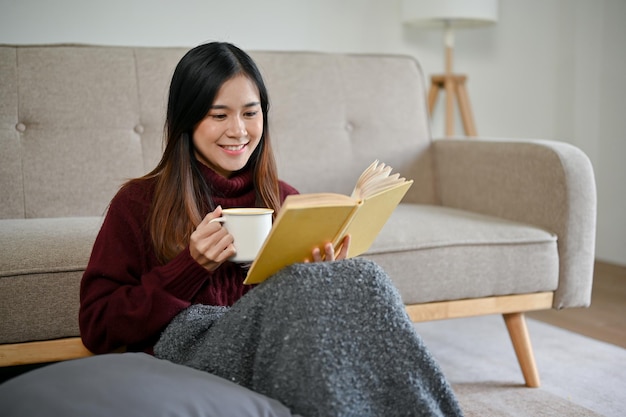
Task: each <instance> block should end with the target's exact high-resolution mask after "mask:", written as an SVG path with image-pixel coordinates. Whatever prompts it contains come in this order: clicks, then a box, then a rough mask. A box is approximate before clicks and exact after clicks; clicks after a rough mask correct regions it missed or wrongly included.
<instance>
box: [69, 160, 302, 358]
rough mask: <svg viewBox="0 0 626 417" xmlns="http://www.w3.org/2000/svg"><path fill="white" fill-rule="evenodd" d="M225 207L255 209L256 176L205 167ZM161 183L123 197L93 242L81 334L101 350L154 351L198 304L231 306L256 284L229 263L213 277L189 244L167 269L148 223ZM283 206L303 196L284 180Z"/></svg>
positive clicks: (142, 185) (135, 186)
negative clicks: (170, 326) (163, 334)
mask: <svg viewBox="0 0 626 417" xmlns="http://www.w3.org/2000/svg"><path fill="white" fill-rule="evenodd" d="M201 167H202V173H203V175H205V178H206V179H207V182H208V183H209V184H210V185H211V187H212V188H213V190H215V192H214V196H213V199H214V202H215V204H216V205H217V204H219V205H221V206H222V207H223V208H228V207H254V205H255V199H256V196H255V192H254V186H253V183H252V174H251V172H249V171H246V172H243V173H240V174H238V175H235V176H233V177H231V178H224V177H222V176H220V175H218V174H217V173H215V172H214V171H212V170H211V169H209V168H207V167H205V166H204V165H201ZM154 186H155V181H154V180H144V181H135V182H132V183H131V184H130V185H129V186H128V187H124V188H122V189H121V190H120V192H118V193H117V195H116V196H115V197H114V198H113V200H112V201H111V205H110V207H109V210H108V212H107V215H106V217H105V219H104V223H103V225H102V228H101V230H100V233H99V234H98V237H97V238H96V241H95V243H94V247H93V251H92V253H91V258H90V260H89V264H88V265H87V269H86V270H85V273H84V275H83V279H82V282H81V289H80V312H79V325H80V333H81V337H82V340H83V343H84V344H85V346H86V347H87V348H88V349H89V350H91V351H92V352H94V353H105V352H110V351H112V350H114V349H117V348H119V347H122V346H125V347H126V349H127V350H130V351H146V352H151V351H152V347H153V346H154V344H155V343H156V342H157V340H158V338H159V335H160V334H161V332H162V331H163V329H164V328H165V327H166V326H167V324H169V322H170V321H171V320H172V319H173V318H174V316H176V315H177V314H178V313H179V312H180V311H182V310H183V309H185V308H187V307H188V306H190V305H191V304H198V303H201V304H210V305H220V306H230V305H232V304H233V303H234V302H235V301H237V300H238V299H239V298H240V297H241V296H242V295H243V294H245V293H246V292H247V291H248V290H249V289H250V288H251V287H250V286H248V285H243V279H244V278H245V271H244V270H243V269H242V268H241V267H239V266H238V265H237V264H234V263H232V262H225V263H224V264H222V265H221V266H220V267H219V268H218V269H217V270H215V271H213V272H209V271H207V270H206V269H204V268H203V267H202V266H200V264H198V263H197V262H196V261H195V260H194V259H193V258H192V257H191V255H190V253H189V247H187V248H186V249H185V250H183V251H182V252H181V253H180V254H178V255H177V256H176V257H175V258H173V259H172V260H170V261H169V262H167V263H166V264H165V265H163V264H161V263H160V262H159V261H158V260H157V258H156V255H155V253H154V250H153V246H152V240H151V237H150V232H149V229H148V226H147V219H148V213H149V208H150V205H151V203H152V197H153V193H154ZM280 192H281V201H282V200H284V199H285V197H286V196H287V195H289V194H297V191H296V190H295V189H294V188H293V187H291V186H289V185H288V184H286V183H284V182H281V183H280Z"/></svg>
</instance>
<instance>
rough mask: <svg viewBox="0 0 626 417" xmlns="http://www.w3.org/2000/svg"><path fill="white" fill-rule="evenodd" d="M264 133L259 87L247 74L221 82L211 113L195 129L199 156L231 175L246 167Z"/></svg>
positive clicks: (201, 160) (207, 163)
mask: <svg viewBox="0 0 626 417" xmlns="http://www.w3.org/2000/svg"><path fill="white" fill-rule="evenodd" d="M262 134H263V113H262V110H261V99H260V98H259V90H258V89H257V87H256V84H254V82H253V81H251V80H250V79H249V78H248V77H246V76H243V75H237V76H235V77H233V78H231V79H229V80H228V81H226V82H225V83H224V84H223V85H222V87H221V88H220V89H219V91H218V92H217V95H216V96H215V101H214V102H213V105H212V106H211V109H210V110H209V114H208V115H207V116H206V117H205V118H204V119H203V120H202V121H201V122H200V123H199V124H198V125H197V126H196V128H195V129H194V131H193V145H194V148H195V154H196V158H197V159H198V161H200V162H202V163H203V164H204V165H206V166H208V167H209V168H211V169H213V170H214V171H215V172H217V173H218V174H220V175H222V176H224V177H227V178H228V177H230V176H231V175H232V173H233V172H235V171H238V170H240V169H242V168H243V167H244V166H246V164H247V163H248V159H250V155H252V152H254V150H255V149H256V147H257V146H258V145H259V141H260V139H261V135H262Z"/></svg>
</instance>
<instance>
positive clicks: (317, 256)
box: [311, 248, 322, 262]
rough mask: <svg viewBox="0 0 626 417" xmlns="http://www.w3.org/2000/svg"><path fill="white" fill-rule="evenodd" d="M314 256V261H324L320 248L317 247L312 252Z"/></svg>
mask: <svg viewBox="0 0 626 417" xmlns="http://www.w3.org/2000/svg"><path fill="white" fill-rule="evenodd" d="M311 255H312V257H313V262H322V253H321V252H320V248H315V249H313V251H312V252H311Z"/></svg>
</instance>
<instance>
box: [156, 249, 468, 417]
mask: <svg viewBox="0 0 626 417" xmlns="http://www.w3.org/2000/svg"><path fill="white" fill-rule="evenodd" d="M155 355H156V356H157V357H159V358H162V359H168V360H170V361H172V362H175V363H179V364H184V365H187V366H190V367H193V368H196V369H200V370H204V371H207V372H210V373H213V374H216V375H218V376H221V377H223V378H226V379H229V380H231V381H234V382H236V383H238V384H240V385H242V386H244V387H247V388H249V389H252V390H254V391H256V392H259V393H261V394H264V395H267V396H269V397H271V398H274V399H277V400H279V401H280V402H282V403H283V404H285V405H286V406H287V407H289V408H290V409H291V411H292V412H294V413H297V414H300V415H302V416H306V417H331V416H342V417H343V416H346V417H347V416H355V417H356V416H358V417H367V416H372V417H373V416H376V417H380V416H384V417H394V416H460V415H462V413H461V410H460V408H459V406H458V403H457V401H456V398H455V396H454V394H453V392H452V389H451V387H450V385H449V384H448V382H447V381H446V379H445V377H444V375H443V374H442V372H441V370H440V369H439V367H438V365H437V363H436V362H435V361H434V360H433V358H432V356H431V355H430V353H429V352H428V350H427V349H426V347H425V345H424V343H423V342H422V340H421V338H420V337H419V335H418V334H417V333H416V331H415V329H414V327H413V325H412V323H411V321H410V319H409V318H408V316H407V314H406V311H405V308H404V305H403V303H402V300H401V299H400V296H399V294H398V292H397V290H396V288H395V287H394V286H393V285H392V283H391V281H390V279H389V278H388V276H387V275H386V273H385V272H384V271H383V270H382V268H380V267H379V266H378V265H377V264H375V263H374V262H371V261H368V260H365V259H362V258H354V259H349V260H344V261H336V262H323V263H311V264H296V265H292V266H290V267H287V268H285V269H283V270H281V271H280V272H278V273H277V274H276V275H274V276H273V277H271V278H270V279H268V280H266V281H265V282H264V283H263V284H261V285H259V286H257V287H256V288H254V289H253V290H252V291H250V292H248V293H247V294H246V295H245V296H244V297H242V298H241V299H240V300H239V301H238V302H237V303H235V305H233V306H232V307H230V308H226V307H215V306H207V305H193V306H191V307H189V308H188V309H186V310H184V311H183V312H181V313H180V314H179V315H178V316H177V317H176V318H175V319H174V320H173V321H172V323H171V324H170V325H169V326H168V327H167V328H166V329H165V331H164V333H163V334H162V336H161V338H160V340H159V342H158V343H157V345H156V346H155Z"/></svg>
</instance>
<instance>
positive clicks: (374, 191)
mask: <svg viewBox="0 0 626 417" xmlns="http://www.w3.org/2000/svg"><path fill="white" fill-rule="evenodd" d="M391 170H392V168H391V167H389V166H385V164H383V163H379V162H378V161H374V163H372V164H371V165H370V166H369V167H368V168H367V169H366V170H365V171H364V172H363V173H362V174H361V176H360V177H359V179H358V181H357V183H356V186H355V188H354V191H353V192H352V195H351V196H346V195H342V194H336V193H314V194H299V195H290V196H288V197H287V198H286V199H285V202H284V203H283V205H282V207H281V209H280V211H279V212H278V215H277V216H276V220H275V221H274V225H273V226H272V230H271V231H270V233H269V235H268V237H267V239H265V243H264V244H263V247H262V248H261V250H260V251H259V254H258V255H257V257H256V259H255V260H254V262H253V263H252V265H251V266H250V269H249V270H248V275H247V277H246V280H245V281H244V284H258V283H260V282H263V281H264V280H265V279H267V278H268V277H269V276H271V275H272V274H274V273H276V272H278V270H280V269H282V268H283V267H285V266H287V265H291V264H293V263H298V262H303V261H304V260H305V259H306V258H311V253H312V251H313V248H315V247H321V246H323V245H324V244H325V243H326V242H332V244H333V247H334V248H335V253H337V251H338V250H339V249H340V247H341V244H342V241H343V238H344V237H345V236H346V234H350V236H351V242H350V247H349V251H348V257H353V256H357V255H360V254H362V253H363V252H365V251H367V250H368V249H369V247H370V246H371V244H372V243H373V242H374V239H375V238H376V236H377V235H378V233H379V232H380V230H381V229H382V228H383V226H384V225H385V223H386V222H387V220H388V219H389V217H390V216H391V213H392V212H393V211H394V210H395V208H396V206H397V205H398V204H399V203H400V200H402V198H403V197H404V194H406V192H407V190H408V189H409V187H410V186H411V184H413V181H412V180H406V179H405V178H401V177H400V175H399V174H391ZM322 253H323V250H322Z"/></svg>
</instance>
